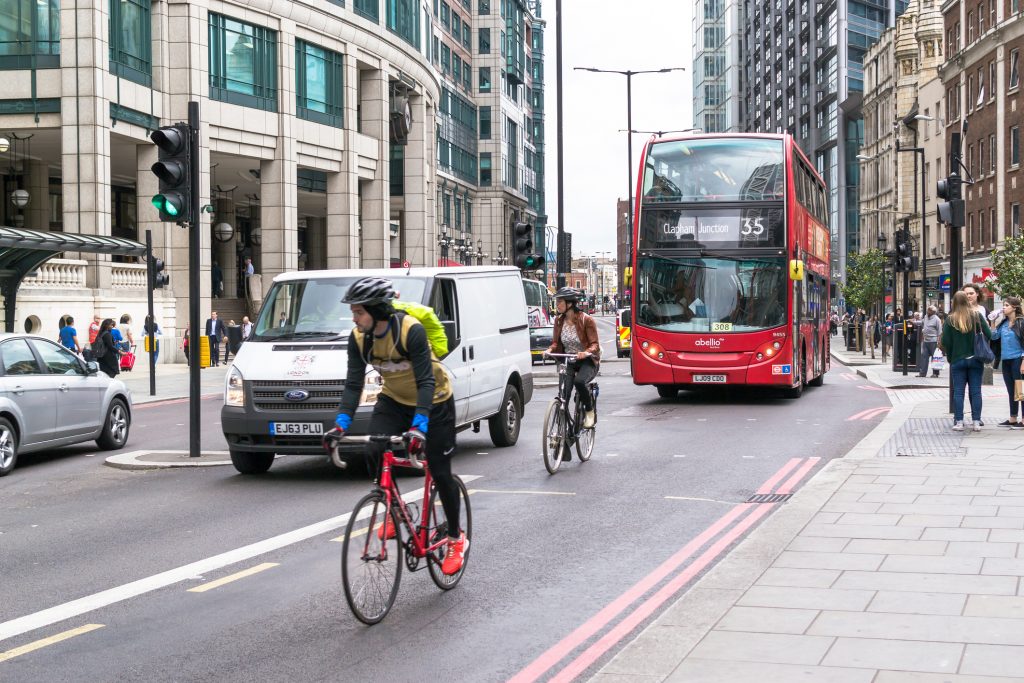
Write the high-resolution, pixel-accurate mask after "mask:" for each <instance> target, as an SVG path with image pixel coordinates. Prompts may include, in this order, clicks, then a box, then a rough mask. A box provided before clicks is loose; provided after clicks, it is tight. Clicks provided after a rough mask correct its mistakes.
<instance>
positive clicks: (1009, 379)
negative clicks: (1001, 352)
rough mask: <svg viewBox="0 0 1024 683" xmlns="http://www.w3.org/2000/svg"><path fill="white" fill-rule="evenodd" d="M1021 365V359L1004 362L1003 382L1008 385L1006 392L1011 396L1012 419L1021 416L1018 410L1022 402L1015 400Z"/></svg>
mask: <svg viewBox="0 0 1024 683" xmlns="http://www.w3.org/2000/svg"><path fill="white" fill-rule="evenodd" d="M1020 363H1021V359H1020V358H1011V359H1010V360H1004V361H1003V382H1005V383H1006V392H1007V393H1008V394H1010V417H1012V418H1016V417H1017V416H1018V415H1019V414H1020V413H1019V412H1018V409H1019V408H1020V406H1021V401H1014V400H1013V385H1014V380H1018V379H1021V372H1020Z"/></svg>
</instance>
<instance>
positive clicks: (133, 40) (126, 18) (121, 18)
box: [109, 0, 153, 86]
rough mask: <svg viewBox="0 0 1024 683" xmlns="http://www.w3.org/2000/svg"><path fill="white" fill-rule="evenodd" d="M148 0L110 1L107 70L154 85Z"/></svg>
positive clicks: (132, 79)
mask: <svg viewBox="0 0 1024 683" xmlns="http://www.w3.org/2000/svg"><path fill="white" fill-rule="evenodd" d="M149 3H150V0H110V50H109V51H110V73H112V74H116V75H118V76H121V77H122V78H127V79H128V80H130V81H135V82H136V83H141V84H142V85H145V86H150V85H152V84H153V75H152V74H153V71H152V59H153V56H152V48H151V45H152V38H151V37H150V34H151V28H150V27H151V24H150V19H149Z"/></svg>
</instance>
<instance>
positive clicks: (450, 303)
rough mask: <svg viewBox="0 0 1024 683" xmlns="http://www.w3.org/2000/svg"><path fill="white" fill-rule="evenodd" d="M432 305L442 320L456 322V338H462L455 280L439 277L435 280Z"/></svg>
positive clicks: (431, 298)
mask: <svg viewBox="0 0 1024 683" xmlns="http://www.w3.org/2000/svg"><path fill="white" fill-rule="evenodd" d="M430 307H431V308H433V309H434V313H436V314H437V317H438V318H439V319H440V320H441V322H446V321H450V322H454V323H455V338H456V339H460V338H462V331H461V329H460V326H459V306H458V303H457V301H456V298H455V281H454V280H446V279H443V278H437V279H436V280H434V291H433V292H431V293H430Z"/></svg>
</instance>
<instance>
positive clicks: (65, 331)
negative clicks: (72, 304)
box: [58, 315, 82, 353]
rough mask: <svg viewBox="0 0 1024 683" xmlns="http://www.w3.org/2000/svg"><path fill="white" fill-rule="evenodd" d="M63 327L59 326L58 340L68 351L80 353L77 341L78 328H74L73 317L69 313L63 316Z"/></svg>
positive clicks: (80, 348)
mask: <svg viewBox="0 0 1024 683" xmlns="http://www.w3.org/2000/svg"><path fill="white" fill-rule="evenodd" d="M63 320H64V327H62V328H60V334H59V335H58V341H60V345H61V346H63V347H64V348H65V349H67V350H68V351H74V352H75V353H82V346H81V345H80V344H79V343H78V330H76V329H75V319H74V318H72V317H71V316H70V315H66V316H64V319H63Z"/></svg>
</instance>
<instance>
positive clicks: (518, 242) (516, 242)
mask: <svg viewBox="0 0 1024 683" xmlns="http://www.w3.org/2000/svg"><path fill="white" fill-rule="evenodd" d="M512 249H513V255H514V258H513V260H512V262H513V263H514V264H516V267H518V268H520V269H522V270H536V269H537V268H540V267H542V266H543V265H544V257H543V256H541V255H540V254H537V253H534V251H533V226H532V225H530V224H529V223H523V222H521V221H516V222H515V223H513V224H512Z"/></svg>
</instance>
